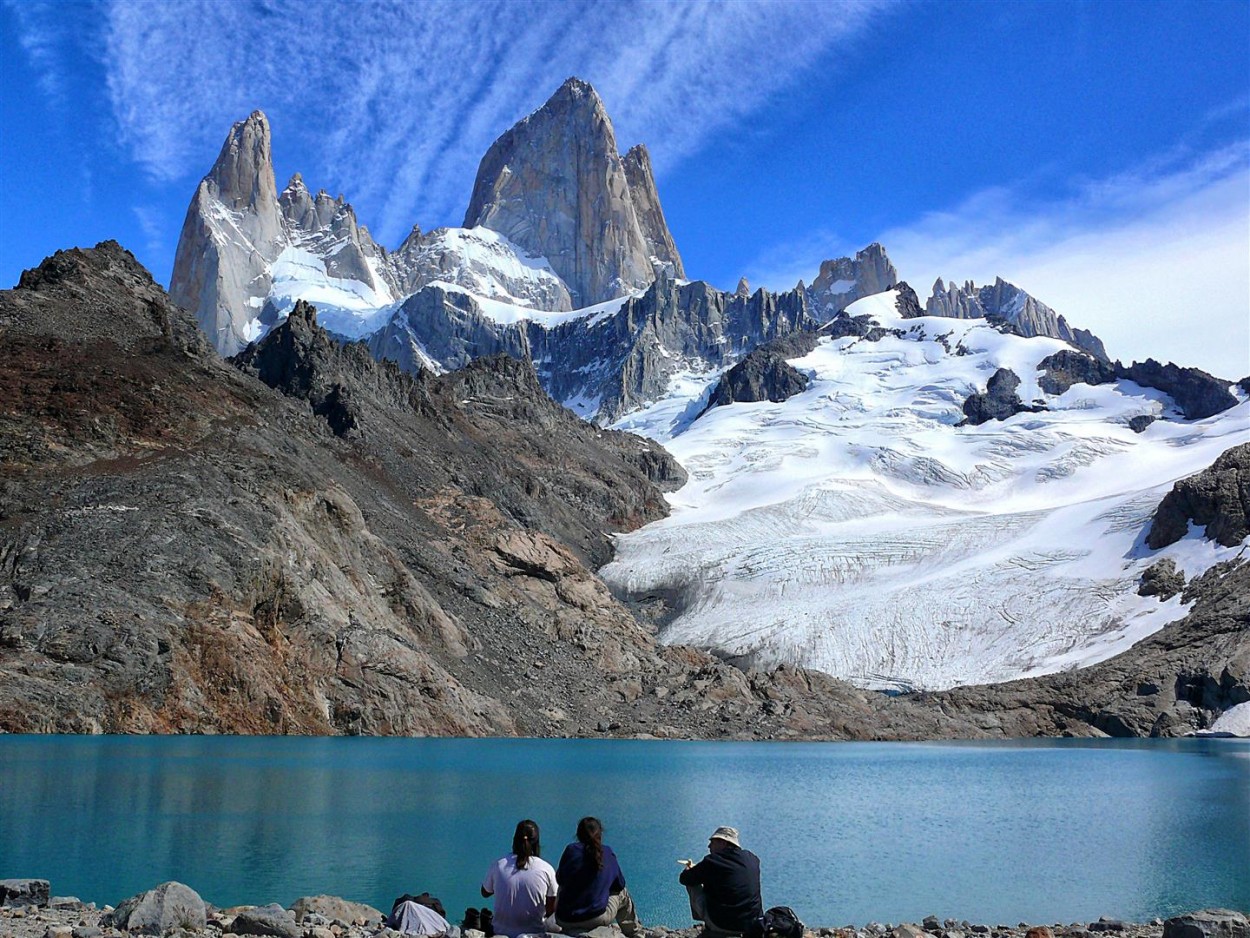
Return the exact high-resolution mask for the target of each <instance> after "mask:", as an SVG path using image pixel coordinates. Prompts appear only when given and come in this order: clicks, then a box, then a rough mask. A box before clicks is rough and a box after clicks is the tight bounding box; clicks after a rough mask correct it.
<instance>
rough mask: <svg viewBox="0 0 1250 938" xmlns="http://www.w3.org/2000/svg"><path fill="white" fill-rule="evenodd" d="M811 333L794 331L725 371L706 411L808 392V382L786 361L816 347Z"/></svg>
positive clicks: (777, 399) (786, 397) (762, 347)
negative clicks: (728, 405)
mask: <svg viewBox="0 0 1250 938" xmlns="http://www.w3.org/2000/svg"><path fill="white" fill-rule="evenodd" d="M817 341H818V339H817V337H816V335H815V334H814V333H811V332H796V333H794V334H792V335H790V336H787V337H786V338H784V339H778V340H776V341H774V342H769V343H767V344H765V345H761V346H760V347H759V348H757V349H756V350H755V351H753V352H751V353H750V354H749V355H747V357H746V358H744V359H742V361H740V362H738V364H736V365H734V366H733V367H732V368H730V369H729V370H728V371H727V372H725V373H724V374H723V375H722V376H721V379H720V381H718V382H717V383H716V387H715V388H713V389H712V393H711V396H710V397H709V398H708V403H707V407H706V408H705V411H707V410H711V409H712V408H713V407H721V406H724V405H726V404H733V403H750V402H755V401H772V402H773V403H781V402H782V401H786V400H789V399H790V398H792V397H794V395H796V394H800V393H802V392H803V391H805V390H807V385H808V383H809V379H808V377H807V375H805V374H803V373H802V372H801V371H799V370H798V369H797V368H795V367H794V366H793V365H791V364H790V363H789V362H788V361H786V358H798V357H801V356H803V355H806V354H807V353H808V352H810V351H811V350H812V349H814V348H815V347H816V343H817Z"/></svg>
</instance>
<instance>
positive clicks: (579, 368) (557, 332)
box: [368, 269, 815, 422]
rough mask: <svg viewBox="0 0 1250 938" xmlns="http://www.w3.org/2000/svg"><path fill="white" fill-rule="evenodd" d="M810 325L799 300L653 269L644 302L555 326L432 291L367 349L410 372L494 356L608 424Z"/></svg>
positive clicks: (799, 295)
mask: <svg viewBox="0 0 1250 938" xmlns="http://www.w3.org/2000/svg"><path fill="white" fill-rule="evenodd" d="M814 325H815V323H814V322H813V321H812V320H811V319H810V317H809V316H808V314H807V307H806V299H805V295H804V293H803V291H801V290H794V291H791V292H789V293H782V294H774V293H769V292H768V291H766V290H757V291H756V292H755V293H754V294H750V295H745V294H742V293H722V292H721V291H719V290H716V289H714V288H713V287H711V286H709V285H708V284H707V283H704V282H702V281H696V282H694V283H678V282H677V281H675V280H674V279H673V278H671V277H669V276H668V274H667V272H666V271H665V270H664V269H657V276H656V279H655V281H654V282H653V283H652V284H651V286H650V287H649V288H648V289H647V291H646V293H644V294H643V295H642V296H638V297H631V298H629V299H628V300H624V301H622V303H621V305H620V308H619V309H617V310H615V311H611V310H608V311H604V312H602V313H600V314H597V315H594V316H589V317H583V318H578V319H573V320H570V321H567V322H563V323H559V324H556V325H551V326H548V325H544V324H543V323H541V322H537V321H533V320H523V321H520V322H510V321H502V322H501V321H500V320H498V319H495V318H493V317H491V316H489V315H487V313H486V311H485V310H484V309H483V308H482V305H481V304H480V303H478V302H477V301H476V300H475V299H474V298H473V297H472V296H469V295H468V294H465V293H459V292H454V291H450V290H445V289H443V288H442V287H439V286H436V285H430V286H427V287H424V288H423V289H422V290H420V291H419V292H417V293H416V294H414V295H413V296H411V297H409V298H408V299H407V300H405V301H404V303H403V305H402V306H401V307H400V309H399V310H398V311H397V312H396V313H395V315H394V316H393V317H392V318H391V320H390V321H389V322H388V323H387V324H386V325H385V326H384V327H383V328H382V329H381V330H379V331H378V332H377V333H374V334H373V335H372V336H370V337H369V339H368V344H369V349H370V351H371V352H372V353H373V354H374V356H375V357H377V358H380V359H386V360H390V361H394V362H396V363H397V364H399V365H400V367H402V368H404V369H405V370H408V371H417V370H421V369H426V370H430V371H433V372H438V371H441V370H443V369H444V368H448V367H450V368H460V367H463V366H464V365H466V364H468V362H469V361H471V360H472V359H474V358H478V357H482V356H491V355H498V354H506V355H511V356H513V357H514V358H519V359H522V360H532V361H533V362H534V367H535V368H536V369H537V372H538V375H539V378H540V380H541V381H542V383H543V387H544V388H545V389H546V391H547V392H548V393H549V394H550V395H551V396H552V397H554V398H555V399H556V400H558V401H561V402H565V403H567V404H569V406H572V407H574V408H575V409H577V410H578V412H579V413H581V414H582V415H583V416H585V417H594V418H595V419H597V420H599V421H601V422H610V421H612V420H613V419H615V418H616V417H618V416H620V415H622V414H624V413H626V412H628V411H629V410H631V409H633V408H635V407H637V406H639V405H640V404H642V403H644V402H646V401H650V400H655V399H657V398H659V397H660V396H662V395H663V394H664V393H665V391H666V390H667V387H668V381H669V378H670V377H671V376H672V375H673V374H674V373H675V372H677V371H678V370H680V369H683V368H687V369H692V370H707V369H709V368H723V367H725V366H727V365H730V364H733V363H734V362H736V361H738V360H739V359H740V358H741V357H743V356H745V355H747V354H749V353H750V351H751V350H752V349H754V348H756V347H757V346H759V345H761V344H763V343H765V342H768V341H770V340H773V339H775V338H777V337H779V336H785V335H789V334H791V333H794V332H799V331H803V330H805V329H811V328H813V327H814Z"/></svg>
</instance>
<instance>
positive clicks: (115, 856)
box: [0, 736, 1250, 926]
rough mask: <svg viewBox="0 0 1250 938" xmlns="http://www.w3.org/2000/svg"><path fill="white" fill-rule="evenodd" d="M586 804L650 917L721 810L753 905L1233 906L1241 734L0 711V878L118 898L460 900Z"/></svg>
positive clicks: (886, 908)
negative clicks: (2, 727) (279, 727)
mask: <svg viewBox="0 0 1250 938" xmlns="http://www.w3.org/2000/svg"><path fill="white" fill-rule="evenodd" d="M586 814H593V815H595V816H597V817H599V818H600V819H601V820H602V821H603V823H604V827H605V838H604V839H605V842H607V843H609V844H611V845H612V846H613V848H614V849H615V850H616V852H617V855H618V856H619V858H620V861H621V865H622V868H623V869H624V871H625V875H626V877H627V879H628V880H629V884H630V889H631V892H633V894H634V897H635V900H636V902H637V905H638V909H639V914H640V916H641V917H642V920H643V921H644V923H655V924H666V925H671V926H686V925H689V924H690V921H689V912H688V908H687V906H686V903H685V898H684V892H683V890H681V888H680V887H679V886H678V885H677V881H676V880H677V873H678V870H679V867H678V865H677V863H676V861H677V859H678V858H680V857H695V858H697V857H699V856H701V855H702V854H703V852H704V848H705V847H706V843H707V836H708V834H709V833H710V832H711V831H712V830H713V829H714V828H715V827H717V826H718V825H721V824H730V825H733V826H736V827H738V828H739V829H740V830H741V831H742V839H743V845H744V846H746V847H747V848H748V849H751V850H753V851H754V852H755V853H757V854H759V856H760V858H761V865H762V869H763V890H764V902H765V904H766V905H789V906H792V907H793V908H794V909H795V910H796V911H797V912H798V913H799V916H800V917H801V918H803V920H804V921H806V922H807V923H808V924H817V925H841V924H863V923H866V922H869V921H879V922H900V921H919V920H920V919H921V918H923V917H924V916H925V915H930V914H934V915H938V916H940V917H948V916H949V917H952V918H957V919H965V918H966V919H969V920H971V921H974V922H978V921H979V922H985V923H989V924H994V923H999V922H1001V923H1008V924H1014V923H1016V922H1021V921H1028V922H1045V923H1053V922H1073V921H1090V920H1093V919H1095V918H1097V917H1098V916H1100V915H1109V916H1115V917H1120V918H1124V919H1131V920H1136V921H1142V920H1148V919H1151V918H1154V917H1156V916H1167V915H1169V914H1173V913H1176V912H1181V911H1188V910H1191V909H1196V908H1202V907H1208V906H1224V907H1231V908H1237V909H1243V910H1245V909H1250V741H1246V740H1225V739H1215V740H1182V741H1159V740H1150V741H1133V742H1118V741H1098V742H1096V743H1095V742H1081V741H1072V740H1058V741H1045V742H1033V741H1030V742H1020V743H979V744H971V743H966V744H960V743H933V744H928V743H917V744H887V743H680V742H650V741H597V740H428V739H421V740H412V739H304V738H277V737H261V738H256V737H248V738H239V737H103V738H101V737H36V736H0V878H5V877H15V876H38V877H42V878H46V879H49V880H51V882H52V888H53V892H54V893H56V894H60V895H77V896H79V897H80V898H82V899H84V900H90V901H95V902H97V903H101V904H103V903H110V904H116V903H117V902H118V901H119V900H121V899H123V898H125V897H126V896H129V895H131V894H133V893H135V892H138V891H140V890H142V889H146V888H148V887H151V886H154V885H156V884H157V883H160V882H163V881H165V880H169V879H175V880H179V881H181V882H184V883H187V884H188V885H190V886H192V887H193V888H195V889H196V890H198V891H199V892H200V894H201V895H203V896H204V898H205V899H206V900H207V901H209V902H212V903H214V904H216V905H219V906H228V905H234V904H242V903H249V904H252V903H256V904H259V903H266V902H271V901H277V902H281V903H282V904H284V905H289V904H290V903H291V902H292V901H294V900H295V899H296V898H298V897H299V896H302V895H310V894H315V893H331V894H334V895H340V896H344V897H346V898H350V899H355V900H359V901H365V902H368V903H370V904H372V905H374V906H377V907H379V908H383V909H389V907H390V902H391V900H392V899H393V898H394V897H395V896H397V895H399V894H401V893H403V892H422V891H427V890H428V891H429V892H431V893H433V894H434V895H436V896H439V897H440V898H441V899H442V900H443V902H444V903H445V904H446V906H447V909H448V911H449V913H450V914H451V916H452V917H453V918H456V919H457V920H458V919H459V917H460V914H461V911H462V910H463V909H464V908H465V906H466V905H468V904H469V903H473V904H474V905H481V904H482V901H481V900H480V898H478V893H477V889H478V883H479V882H480V880H481V878H482V875H483V874H484V873H485V871H486V868H487V865H488V864H489V863H490V862H491V861H492V860H493V859H494V858H496V857H497V856H499V855H501V854H503V853H506V852H507V849H508V847H509V844H510V843H511V836H512V829H513V827H514V825H515V824H516V822H517V821H518V820H520V819H521V818H524V817H531V818H533V819H534V820H536V821H537V822H538V823H539V825H540V826H541V828H542V842H543V855H544V856H546V857H547V858H548V859H550V860H552V861H553V862H554V861H556V860H558V858H559V855H560V852H561V850H562V849H563V847H564V845H565V844H566V843H567V842H568V841H569V840H570V839H572V836H573V831H574V829H575V827H576V823H577V820H578V818H579V817H581V816H583V815H586Z"/></svg>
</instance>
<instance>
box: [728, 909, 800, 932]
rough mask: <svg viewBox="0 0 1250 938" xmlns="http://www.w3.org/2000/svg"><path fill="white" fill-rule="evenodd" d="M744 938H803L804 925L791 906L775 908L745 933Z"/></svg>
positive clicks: (756, 921)
mask: <svg viewBox="0 0 1250 938" xmlns="http://www.w3.org/2000/svg"><path fill="white" fill-rule="evenodd" d="M743 938H803V923H802V922H800V921H799V917H798V916H797V915H795V914H794V909H791V908H790V907H789V906H784V905H777V906H773V907H772V908H771V909H769V910H768V911H767V912H765V913H764V914H763V915H761V916H760V917H759V918H757V919H756V920H755V921H754V922H752V923H751V924H750V925H749V926H748V927H747V930H746V931H745V932H744V933H743Z"/></svg>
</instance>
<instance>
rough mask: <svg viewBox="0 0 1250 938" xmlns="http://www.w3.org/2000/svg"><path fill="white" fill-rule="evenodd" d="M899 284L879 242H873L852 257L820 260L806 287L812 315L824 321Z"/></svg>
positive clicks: (895, 271)
mask: <svg viewBox="0 0 1250 938" xmlns="http://www.w3.org/2000/svg"><path fill="white" fill-rule="evenodd" d="M896 283H898V271H897V270H895V269H894V264H893V263H892V262H891V261H890V258H889V256H888V255H887V254H886V253H885V248H884V247H883V246H882V245H881V243H880V242H877V241H874V242H872V244H869V245H868V246H867V247H865V248H863V249H862V250H860V251H856V252H855V256H854V257H853V258H851V257H837V258H832V259H830V260H826V261H822V262H821V264H820V273H819V274H817V276H816V279H815V280H813V281H812V285H811V286H810V287H808V288H807V300H808V304H809V306H810V307H811V311H812V315H813V316H814V317H815V318H816V319H818V320H819V321H821V322H827V321H828V320H830V319H832V318H833V317H834V316H836V315H837V314H838V313H840V312H842V310H844V309H846V308H847V307H848V306H850V305H851V304H852V303H854V302H855V301H856V300H861V299H863V298H864V297H866V296H871V295H873V294H875V293H884V292H885V291H886V290H890V289H892V288H893V287H894V285H895V284H896Z"/></svg>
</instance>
